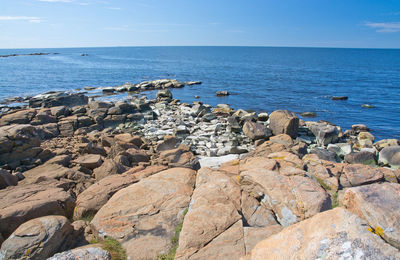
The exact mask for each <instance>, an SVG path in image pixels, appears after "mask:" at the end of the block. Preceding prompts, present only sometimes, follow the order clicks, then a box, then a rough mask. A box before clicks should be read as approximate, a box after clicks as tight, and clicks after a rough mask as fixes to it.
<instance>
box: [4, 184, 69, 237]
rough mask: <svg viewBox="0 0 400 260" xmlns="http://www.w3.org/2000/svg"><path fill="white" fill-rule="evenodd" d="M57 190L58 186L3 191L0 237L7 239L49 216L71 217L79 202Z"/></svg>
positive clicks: (44, 185) (31, 186)
mask: <svg viewBox="0 0 400 260" xmlns="http://www.w3.org/2000/svg"><path fill="white" fill-rule="evenodd" d="M48 185H52V186H50V187H48ZM56 186H57V184H56V183H52V184H45V183H43V185H39V184H31V185H24V186H15V187H8V188H6V189H3V190H0V233H1V234H2V235H3V237H4V238H7V237H8V236H9V235H10V234H11V233H12V232H13V231H14V230H15V229H16V228H17V227H18V226H19V225H21V224H22V223H24V222H26V221H28V220H30V219H34V218H38V217H42V216H47V215H62V216H66V217H68V218H69V217H71V216H72V211H73V208H74V206H75V199H74V198H73V196H72V195H71V194H70V193H69V192H65V191H64V190H63V189H62V188H57V187H56Z"/></svg>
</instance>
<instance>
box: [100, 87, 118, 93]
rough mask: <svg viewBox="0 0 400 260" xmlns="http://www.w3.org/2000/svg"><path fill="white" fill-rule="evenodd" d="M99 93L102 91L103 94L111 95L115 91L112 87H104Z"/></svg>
mask: <svg viewBox="0 0 400 260" xmlns="http://www.w3.org/2000/svg"><path fill="white" fill-rule="evenodd" d="M101 91H103V93H107V94H111V93H114V92H115V89H114V88H113V87H105V88H103V89H102V90H101Z"/></svg>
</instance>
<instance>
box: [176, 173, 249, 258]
mask: <svg viewBox="0 0 400 260" xmlns="http://www.w3.org/2000/svg"><path fill="white" fill-rule="evenodd" d="M239 202H240V187H239V185H238V184H237V183H235V182H234V181H233V179H231V178H230V177H228V176H227V175H225V174H224V173H221V172H217V171H211V170H209V169H204V168H202V169H201V170H200V171H199V172H198V175H197V180H196V189H195V190H194V192H193V196H192V200H191V202H190V208H189V211H188V213H187V214H186V216H185V219H184V222H183V226H182V231H181V234H180V237H179V247H178V250H177V253H176V258H177V259H188V258H194V259H196V258H202V257H205V256H206V255H207V254H203V253H202V252H204V251H207V249H205V246H206V245H207V244H208V245H210V244H212V243H213V242H214V239H216V238H217V239H218V236H220V235H221V234H222V233H223V232H224V231H225V230H227V229H228V228H229V227H231V226H232V225H234V223H237V222H238V220H240V218H241V217H240V215H239V213H238V210H239V209H240V205H239ZM240 224H241V222H240ZM241 232H243V231H241ZM233 233H236V232H233ZM233 236H234V237H236V240H239V239H240V240H241V243H242V245H241V247H242V249H243V251H244V243H243V233H241V234H240V235H237V234H234V235H233ZM231 250H232V253H233V252H235V249H234V247H231ZM228 252H229V251H228ZM230 256H235V255H234V254H231V255H230ZM225 257H227V256H225ZM235 257H238V255H236V256H235Z"/></svg>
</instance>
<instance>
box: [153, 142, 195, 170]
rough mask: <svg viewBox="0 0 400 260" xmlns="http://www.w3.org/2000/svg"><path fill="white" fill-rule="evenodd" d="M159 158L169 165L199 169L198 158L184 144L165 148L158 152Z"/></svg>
mask: <svg viewBox="0 0 400 260" xmlns="http://www.w3.org/2000/svg"><path fill="white" fill-rule="evenodd" d="M160 160H161V161H164V162H166V163H167V164H168V165H169V166H171V167H185V168H190V169H193V170H198V169H200V163H199V160H198V159H197V158H196V157H195V156H194V154H193V153H192V152H191V151H190V149H189V147H188V146H186V145H183V144H181V145H179V147H178V148H176V149H172V150H166V151H163V152H161V153H160Z"/></svg>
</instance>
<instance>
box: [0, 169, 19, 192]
mask: <svg viewBox="0 0 400 260" xmlns="http://www.w3.org/2000/svg"><path fill="white" fill-rule="evenodd" d="M17 184H18V177H17V176H14V175H12V174H11V173H9V172H8V171H6V170H3V169H0V189H4V188H7V187H8V186H16V185H17Z"/></svg>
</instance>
